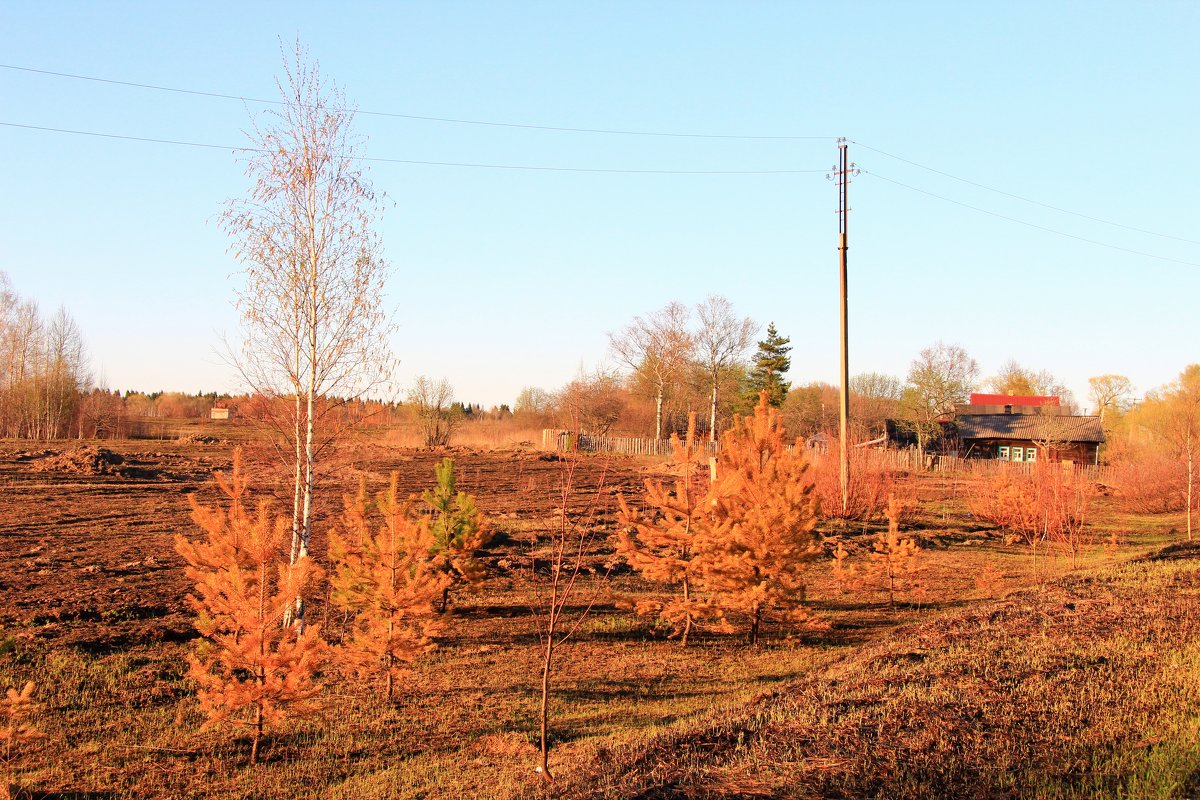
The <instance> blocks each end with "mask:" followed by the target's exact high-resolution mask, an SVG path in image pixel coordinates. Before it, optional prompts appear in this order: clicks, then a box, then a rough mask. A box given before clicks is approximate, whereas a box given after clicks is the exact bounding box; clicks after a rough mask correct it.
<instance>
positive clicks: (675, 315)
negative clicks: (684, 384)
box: [608, 303, 695, 439]
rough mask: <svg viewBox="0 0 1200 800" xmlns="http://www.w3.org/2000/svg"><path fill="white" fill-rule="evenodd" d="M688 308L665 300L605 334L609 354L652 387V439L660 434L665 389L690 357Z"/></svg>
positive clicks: (675, 378)
mask: <svg viewBox="0 0 1200 800" xmlns="http://www.w3.org/2000/svg"><path fill="white" fill-rule="evenodd" d="M688 316H689V313H688V309H687V306H685V305H683V304H682V303H668V304H667V305H665V306H663V307H662V308H661V309H659V310H658V311H656V312H654V313H653V314H650V315H649V316H646V317H640V316H638V317H634V318H633V322H631V323H630V324H629V325H626V326H625V328H623V329H622V330H621V331H619V332H617V333H610V334H609V335H608V339H609V343H610V344H611V346H612V351H613V353H615V354H616V356H617V357H618V358H619V359H620V360H621V361H623V362H624V363H625V364H626V365H627V366H628V367H629V368H630V369H632V370H633V371H634V372H639V371H640V372H642V373H643V374H644V375H645V377H646V378H647V380H648V381H649V383H650V385H651V386H652V387H653V390H654V438H655V439H661V438H662V434H663V402H664V401H665V400H666V396H667V390H668V389H669V388H670V386H671V385H672V384H673V383H674V382H675V381H676V380H677V379H678V378H679V375H680V373H681V372H682V371H683V369H684V367H686V366H687V364H688V361H689V360H690V359H691V355H692V350H693V348H694V346H695V340H694V339H693V338H692V334H691V333H689V332H688Z"/></svg>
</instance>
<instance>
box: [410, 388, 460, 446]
mask: <svg viewBox="0 0 1200 800" xmlns="http://www.w3.org/2000/svg"><path fill="white" fill-rule="evenodd" d="M453 401H454V387H453V386H451V385H450V382H449V381H448V380H446V379H445V378H442V379H441V380H436V381H435V380H434V379H433V378H428V377H426V376H424V375H419V376H417V379H416V380H415V381H413V385H412V387H411V388H410V389H409V390H408V402H409V405H411V406H412V412H413V414H414V415H415V416H416V421H417V427H418V428H419V429H420V431H421V439H422V441H424V442H425V446H426V447H445V446H446V445H448V444H450V437H451V436H453V435H454V430H455V428H457V427H458V426H459V425H460V424H461V423H462V413H461V412H459V411H457V410H456V409H455V408H454V407H453V406H454V403H453Z"/></svg>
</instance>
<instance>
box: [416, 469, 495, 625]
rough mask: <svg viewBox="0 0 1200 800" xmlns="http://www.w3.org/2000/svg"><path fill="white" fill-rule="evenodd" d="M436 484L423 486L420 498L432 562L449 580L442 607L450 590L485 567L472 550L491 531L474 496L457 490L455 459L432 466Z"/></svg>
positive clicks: (479, 546) (477, 577)
mask: <svg viewBox="0 0 1200 800" xmlns="http://www.w3.org/2000/svg"><path fill="white" fill-rule="evenodd" d="M435 475H436V476H437V485H436V486H435V487H434V488H433V489H428V490H426V491H425V492H424V493H423V494H422V495H421V499H422V500H423V501H424V502H425V505H426V506H427V507H428V512H429V515H430V525H429V529H430V532H431V533H432V535H433V544H432V546H431V548H430V551H429V553H430V556H431V557H432V565H433V567H434V568H435V569H437V570H439V571H440V572H442V573H443V574H445V575H446V576H447V577H449V578H450V581H449V582H448V583H447V584H446V585H445V587H444V588H443V589H442V606H441V610H442V611H445V610H446V609H447V608H448V607H449V602H450V590H451V589H453V588H454V586H455V585H458V584H463V583H478V582H479V581H480V580H482V579H483V576H484V568H483V565H482V564H480V563H479V562H478V561H477V560H476V559H475V553H476V552H477V551H479V550H480V549H482V548H483V547H485V546H486V545H487V543H488V542H489V541H491V539H492V536H493V532H492V529H491V526H490V525H488V523H487V520H486V519H485V518H484V516H483V513H482V512H481V511H480V510H479V508H478V507H476V505H475V498H474V497H473V496H472V495H469V494H466V493H465V492H460V491H458V488H457V481H456V479H455V476H454V459H452V458H445V459H442V462H441V463H440V464H438V465H437V467H436V468H435Z"/></svg>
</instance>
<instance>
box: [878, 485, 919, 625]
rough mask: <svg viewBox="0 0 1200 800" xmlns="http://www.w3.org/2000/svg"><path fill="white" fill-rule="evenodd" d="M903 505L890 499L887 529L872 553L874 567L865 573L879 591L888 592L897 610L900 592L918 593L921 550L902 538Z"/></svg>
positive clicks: (891, 603)
mask: <svg viewBox="0 0 1200 800" xmlns="http://www.w3.org/2000/svg"><path fill="white" fill-rule="evenodd" d="M904 505H905V504H904V503H903V502H902V501H900V500H898V499H896V498H895V497H890V498H888V508H887V519H888V528H887V530H886V531H883V532H881V533H879V534H878V535H876V537H875V542H874V544H873V545H872V548H871V552H870V553H869V554H868V555H869V556H870V559H871V564H870V565H869V567H868V568H867V569H866V570H865V573H866V578H867V580H868V581H869V582H870V583H872V584H873V585H874V586H876V587H878V588H879V590H881V591H884V592H887V596H888V605H889V606H891V607H895V605H896V592H897V591H909V592H916V591H919V590H920V588H921V586H920V583H919V581H918V575H919V572H920V561H919V558H920V553H921V548H919V547H918V546H917V542H916V540H915V539H913V538H912V537H911V536H909V537H907V538H901V537H900V516H901V515H902V514H903V513H904Z"/></svg>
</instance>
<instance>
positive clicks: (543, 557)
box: [529, 453, 611, 781]
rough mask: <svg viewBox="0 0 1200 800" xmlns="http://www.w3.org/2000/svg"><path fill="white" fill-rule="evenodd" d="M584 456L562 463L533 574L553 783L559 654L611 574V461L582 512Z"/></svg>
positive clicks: (543, 732) (547, 775) (546, 776)
mask: <svg viewBox="0 0 1200 800" xmlns="http://www.w3.org/2000/svg"><path fill="white" fill-rule="evenodd" d="M578 468H579V455H578V454H577V453H573V454H571V455H570V456H569V457H568V458H566V459H565V460H564V461H562V462H561V469H560V471H559V476H558V486H557V487H556V491H555V492H554V495H553V497H552V499H551V502H552V503H553V504H554V506H555V508H554V509H553V512H552V518H551V521H550V529H549V531H548V534H549V535H548V537H547V538H544V539H543V540H542V541H541V542H539V545H540V547H538V549H535V551H534V552H533V553H531V557H530V563H529V566H530V573H531V578H532V579H533V582H534V586H535V593H536V594H535V599H534V604H533V606H532V610H533V612H534V621H535V623H536V625H537V634H538V640H539V642H540V645H541V655H542V657H541V673H542V674H541V678H542V680H541V703H540V705H539V706H538V728H539V733H540V737H539V738H540V753H539V759H538V767H537V771H538V774H540V775H541V777H542V779H543V780H544V781H553V780H554V777H553V775H552V774H551V772H550V716H551V713H550V692H551V684H552V679H553V675H554V657H555V655H556V653H557V650H558V648H559V647H561V646H562V645H563V644H564V643H565V642H566V641H567V640H568V639H570V638H571V637H572V636H573V635H574V634H575V632H576V631H578V630H579V626H580V625H581V624H582V623H583V621H584V619H586V618H587V616H588V614H589V613H590V612H591V610H592V607H593V605H594V604H595V602H596V598H597V596H598V594H597V592H598V587H596V586H595V585H593V586H592V587H590V588H591V589H593V591H592V592H591V595H590V598H585V602H583V603H582V605H580V597H579V595H580V594H581V593H586V590H587V588H588V587H587V586H586V584H587V583H591V582H592V581H590V580H589V577H592V578H594V579H596V580H603V579H606V578H607V572H605V573H603V574H602V577H597V576H596V567H595V561H596V559H597V557H598V553H597V552H596V551H597V550H598V547H597V545H598V544H599V539H598V533H599V526H600V523H599V520H598V519H597V517H598V516H599V515H600V514H601V513H602V512H605V511H608V510H610V509H609V508H601V504H602V503H604V504H608V500H609V498H610V497H611V495H610V494H609V493H608V492H606V491H605V482H606V480H605V479H606V476H607V474H608V470H607V465H605V468H604V469H603V471H602V472H601V474H600V476H599V478H598V479H597V482H596V484H595V488H594V490H592V491H591V492H590V499H589V501H588V503H587V505H586V507H585V508H584V509H583V510H582V512H581V513H578V514H573V513H572V511H571V501H572V497H573V495H574V494H575V492H576V491H577V490H578V489H579V488H580V483H581V481H580V480H579V478H580V476H579V475H578Z"/></svg>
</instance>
